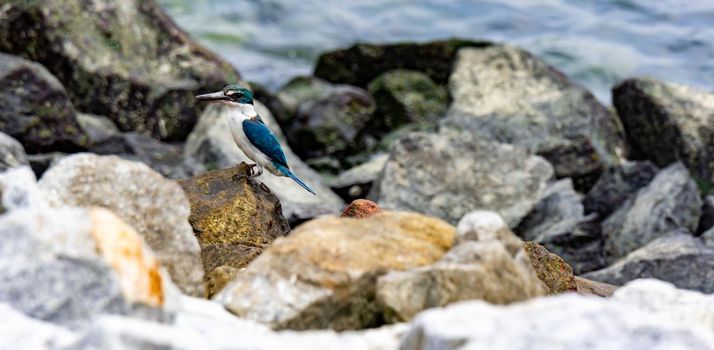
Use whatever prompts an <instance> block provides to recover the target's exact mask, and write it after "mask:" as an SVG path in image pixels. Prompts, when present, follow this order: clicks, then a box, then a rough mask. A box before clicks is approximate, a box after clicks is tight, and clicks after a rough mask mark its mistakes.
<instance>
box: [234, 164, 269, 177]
mask: <svg viewBox="0 0 714 350" xmlns="http://www.w3.org/2000/svg"><path fill="white" fill-rule="evenodd" d="M246 165H248V174H235V175H233V180H235V181H238V180H240V179H252V178H255V177H258V176H260V175H262V174H263V167H262V166H260V165H259V164H246ZM255 168H258V170H257V171H255V170H254V169H255Z"/></svg>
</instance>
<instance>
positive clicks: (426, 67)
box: [315, 39, 492, 88]
mask: <svg viewBox="0 0 714 350" xmlns="http://www.w3.org/2000/svg"><path fill="white" fill-rule="evenodd" d="M491 45H492V44H491V43H490V42H486V41H471V40H463V39H449V40H439V41H432V42H427V43H397V44H386V45H375V44H368V43H359V44H356V45H353V46H352V47H349V48H347V49H340V50H336V51H332V52H327V53H324V54H322V55H321V56H320V57H319V58H318V61H317V65H316V66H315V76H317V77H319V78H322V79H325V80H327V81H329V82H332V83H339V84H349V85H355V86H359V87H362V88H365V87H367V84H369V82H370V81H372V80H374V79H375V78H377V76H379V75H380V74H382V73H384V72H387V71H390V70H394V69H409V70H417V71H421V72H424V73H425V74H426V75H428V76H429V77H430V78H431V79H432V80H434V81H435V82H436V83H437V84H442V85H445V84H446V82H447V81H448V79H449V74H450V73H451V66H452V62H453V60H454V57H455V55H456V52H457V51H458V50H459V49H460V48H462V47H488V46H491Z"/></svg>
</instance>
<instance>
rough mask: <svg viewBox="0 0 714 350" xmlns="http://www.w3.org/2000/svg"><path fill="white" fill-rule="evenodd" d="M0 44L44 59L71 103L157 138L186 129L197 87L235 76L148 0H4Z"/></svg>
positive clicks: (213, 86) (196, 108)
mask: <svg viewBox="0 0 714 350" xmlns="http://www.w3.org/2000/svg"><path fill="white" fill-rule="evenodd" d="M0 51H5V52H9V53H13V54H17V55H21V56H23V57H25V58H28V59H31V60H33V61H37V62H39V63H41V64H43V65H44V66H45V67H47V69H48V70H49V71H50V72H52V73H53V74H55V75H56V76H57V78H59V80H60V81H61V82H63V83H64V85H65V86H66V88H67V93H68V94H69V97H70V98H71V99H72V102H73V103H74V105H75V106H76V107H77V109H78V110H80V111H82V112H86V113H93V114H98V115H105V116H107V117H109V118H111V119H112V120H113V121H114V122H115V123H116V124H117V126H119V128H120V129H121V130H123V131H138V132H143V133H151V134H152V135H153V136H156V137H161V138H162V139H163V138H169V139H181V138H183V137H185V136H186V135H187V134H188V133H189V131H190V130H191V127H192V126H193V125H194V124H195V123H196V120H197V118H198V115H199V113H200V111H201V110H202V109H203V106H201V105H196V104H195V99H194V96H195V95H196V93H197V92H208V91H209V90H211V91H216V90H218V89H220V88H222V87H223V86H225V85H226V84H227V82H238V81H239V79H240V76H239V75H238V73H237V72H236V71H235V70H234V69H233V68H232V67H231V66H230V65H229V64H228V63H227V62H226V61H224V60H223V59H221V58H219V57H218V56H216V55H215V54H213V53H212V52H210V51H209V50H207V49H206V48H204V47H203V46H201V45H199V44H198V43H196V42H195V41H193V40H192V39H191V38H190V37H189V36H188V35H187V34H186V33H185V32H184V31H182V30H181V29H180V28H178V27H177V26H176V24H175V23H174V22H173V21H172V20H171V18H170V17H169V16H168V15H166V13H164V12H163V11H162V10H161V7H160V6H159V5H158V4H157V3H156V2H155V1H154V0H149V1H136V0H120V1H112V2H96V1H64V0H45V1H11V2H9V4H7V5H6V6H4V7H3V19H2V21H0ZM3 85H4V84H3ZM3 104H4V103H3ZM57 130H60V131H62V133H67V131H65V129H59V128H58V129H57ZM61 135H62V134H60V136H61ZM70 135H71V134H70ZM70 135H66V136H70ZM55 137H57V136H55ZM70 139H72V138H70ZM23 143H24V142H23ZM73 144H74V143H70V144H68V146H69V145H73ZM26 148H27V147H26ZM28 151H31V150H30V149H28ZM31 152H34V151H31Z"/></svg>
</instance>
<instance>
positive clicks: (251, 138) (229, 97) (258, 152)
mask: <svg viewBox="0 0 714 350" xmlns="http://www.w3.org/2000/svg"><path fill="white" fill-rule="evenodd" d="M196 99H198V100H199V101H208V102H216V103H222V104H225V105H228V107H229V109H230V113H229V114H228V125H229V127H230V129H231V134H232V135H233V141H235V143H236V145H238V148H240V149H241V151H243V153H244V154H245V155H246V156H247V157H248V158H250V159H251V160H252V161H254V162H255V164H251V165H250V175H249V177H251V178H252V177H256V176H260V175H261V174H263V168H266V169H268V171H269V172H270V173H271V174H273V175H275V176H286V177H289V178H291V179H293V180H295V182H297V183H298V184H299V185H300V186H302V187H303V188H304V189H306V190H307V191H308V192H310V193H312V194H316V193H315V191H313V190H312V188H310V186H308V185H306V184H305V183H304V182H303V181H302V180H300V179H299V178H298V177H297V176H295V174H293V172H292V171H290V167H289V166H288V160H287V158H285V153H284V152H283V149H282V148H281V147H280V143H279V142H278V139H277V138H276V137H275V135H273V133H272V132H271V131H270V129H269V128H268V127H267V126H266V125H265V123H263V121H262V120H261V119H260V116H259V115H258V113H256V112H255V107H254V106H253V93H252V92H250V90H248V89H246V88H244V87H242V86H240V85H228V86H226V87H224V88H223V90H221V91H218V92H214V93H211V94H205V95H198V96H196ZM256 167H257V168H258V170H257V171H255V172H254V171H253V169H254V168H256Z"/></svg>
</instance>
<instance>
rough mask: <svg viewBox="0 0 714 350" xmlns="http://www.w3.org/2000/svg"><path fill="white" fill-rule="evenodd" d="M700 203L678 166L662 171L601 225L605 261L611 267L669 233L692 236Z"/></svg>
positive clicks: (683, 171)
mask: <svg viewBox="0 0 714 350" xmlns="http://www.w3.org/2000/svg"><path fill="white" fill-rule="evenodd" d="M701 203H702V202H701V199H700V197H699V189H698V188H697V185H696V183H695V182H694V180H692V178H691V177H690V176H689V171H688V170H687V168H685V167H684V165H683V164H682V163H675V164H672V165H670V166H668V167H667V168H665V169H662V171H660V172H659V173H657V175H656V176H655V177H654V179H652V182H650V184H649V185H648V186H647V187H644V188H642V189H640V191H639V192H638V193H637V195H636V196H634V197H633V198H630V199H629V200H628V201H627V202H626V203H625V204H623V205H622V206H621V207H620V208H619V209H617V211H615V213H613V214H612V215H611V216H610V217H609V218H608V219H607V220H605V221H604V222H603V223H602V234H603V237H604V238H605V259H606V260H607V261H608V262H609V263H612V262H614V261H616V260H617V259H619V258H622V257H624V256H626V255H627V254H628V253H630V252H632V251H634V250H636V249H638V248H640V247H642V246H644V245H645V244H647V243H649V242H651V241H653V240H655V239H656V238H657V237H659V236H662V235H663V234H665V233H667V232H670V231H672V230H676V229H685V230H687V231H689V232H694V230H695V229H696V228H697V224H698V223H699V216H700V214H701V205H702V204H701Z"/></svg>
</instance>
